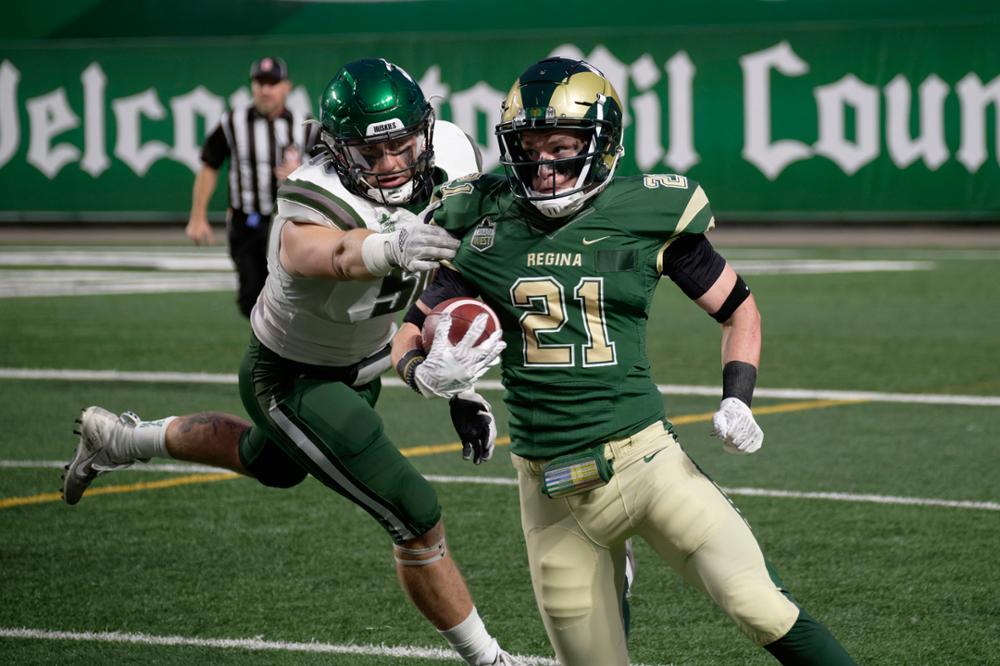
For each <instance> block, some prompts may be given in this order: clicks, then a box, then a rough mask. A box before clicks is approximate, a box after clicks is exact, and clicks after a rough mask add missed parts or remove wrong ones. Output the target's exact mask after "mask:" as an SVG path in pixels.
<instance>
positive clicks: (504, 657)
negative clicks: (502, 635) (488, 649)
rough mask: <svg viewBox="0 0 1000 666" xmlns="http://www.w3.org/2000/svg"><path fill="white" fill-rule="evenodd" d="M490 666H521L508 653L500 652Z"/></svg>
mask: <svg viewBox="0 0 1000 666" xmlns="http://www.w3.org/2000/svg"><path fill="white" fill-rule="evenodd" d="M491 666H521V662H519V661H518V660H517V659H515V658H514V657H512V656H511V655H510V653H509V652H504V651H503V650H500V654H498V655H497V658H496V660H495V661H494V662H493V664H492V665H491Z"/></svg>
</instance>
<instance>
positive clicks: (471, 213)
mask: <svg viewBox="0 0 1000 666" xmlns="http://www.w3.org/2000/svg"><path fill="white" fill-rule="evenodd" d="M506 186H507V179H506V178H505V177H504V176H498V175H496V174H480V173H474V174H470V175H468V176H463V177H462V178H456V179H455V180H452V181H450V182H448V183H445V184H444V185H441V186H440V187H438V188H437V189H436V190H435V191H434V197H433V199H432V201H433V203H434V204H436V206H437V207H436V209H435V210H434V223H435V224H437V225H438V226H441V227H444V228H445V229H447V230H448V231H450V232H452V234H456V235H461V234H462V232H464V231H465V230H466V229H467V228H468V227H471V226H473V225H475V224H477V223H478V222H479V219H480V218H481V217H482V216H483V215H485V214H488V213H490V212H491V211H492V212H496V211H497V210H498V196H499V193H500V192H502V191H503V189H504V188H505V187H506Z"/></svg>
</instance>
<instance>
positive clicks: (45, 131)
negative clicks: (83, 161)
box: [25, 87, 80, 180]
mask: <svg viewBox="0 0 1000 666" xmlns="http://www.w3.org/2000/svg"><path fill="white" fill-rule="evenodd" d="M25 106H27V108H28V120H29V122H30V123H31V138H30V139H29V140H28V163H29V164H31V165H32V166H34V167H35V168H36V169H38V170H39V171H41V172H42V173H44V174H45V176H46V177H47V178H49V179H50V180H51V179H52V178H55V177H56V175H57V174H58V173H59V172H60V171H62V168H63V167H64V166H66V165H67V164H68V163H70V162H74V161H76V160H78V159H79V158H80V149H79V148H77V147H76V146H74V145H72V144H69V143H59V144H56V145H54V146H53V145H52V139H54V138H55V137H57V136H59V135H60V134H62V133H63V132H65V131H66V130H71V129H73V128H74V127H77V126H78V125H79V124H80V119H79V118H78V117H77V115H76V114H75V113H73V109H71V108H69V102H67V101H66V90H65V89H64V88H62V87H60V88H56V89H55V90H53V91H52V92H50V93H47V94H45V95H40V96H38V97H32V98H31V99H29V100H28V101H27V102H26V104H25Z"/></svg>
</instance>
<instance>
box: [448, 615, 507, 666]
mask: <svg viewBox="0 0 1000 666" xmlns="http://www.w3.org/2000/svg"><path fill="white" fill-rule="evenodd" d="M440 634H441V635H442V636H444V638H445V640H446V641H448V643H449V645H451V646H452V647H453V648H455V652H457V653H458V654H459V655H461V657H462V659H465V661H466V663H468V664H470V665H471V666H488V665H489V664H492V663H493V662H494V661H496V658H497V657H498V656H499V655H500V646H499V645H497V641H496V639H495V638H493V637H492V636H490V634H489V632H487V631H486V625H484V624H483V621H482V619H481V618H480V617H479V612H478V611H477V610H476V608H475V606H473V608H472V612H471V613H469V617H467V618H465V619H464V620H462V621H461V622H460V623H459V624H457V625H455V626H454V627H452V628H451V629H445V630H444V631H440Z"/></svg>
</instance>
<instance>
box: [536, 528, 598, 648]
mask: <svg viewBox="0 0 1000 666" xmlns="http://www.w3.org/2000/svg"><path fill="white" fill-rule="evenodd" d="M532 536H533V538H532V541H533V542H534V543H533V544H531V545H529V547H530V548H531V549H532V550H533V551H534V553H536V556H537V557H536V565H535V566H534V567H533V568H534V569H535V571H534V572H533V573H534V575H535V576H536V578H537V583H536V590H538V605H539V609H540V610H541V611H542V612H543V613H545V614H546V615H547V616H548V617H549V619H550V620H551V622H552V624H553V626H555V627H556V628H557V629H565V628H566V627H570V626H572V625H574V624H577V623H579V622H583V621H585V620H586V619H587V617H588V616H589V615H590V613H591V612H592V611H593V608H594V589H593V587H594V577H595V575H596V573H597V564H598V555H597V552H596V551H595V546H594V545H593V544H592V543H590V542H589V541H588V540H587V539H585V538H584V537H582V536H581V535H579V534H577V533H575V532H572V531H570V530H566V529H562V528H549V529H548V530H546V531H545V532H544V533H541V534H536V535H532Z"/></svg>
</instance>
